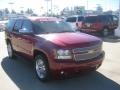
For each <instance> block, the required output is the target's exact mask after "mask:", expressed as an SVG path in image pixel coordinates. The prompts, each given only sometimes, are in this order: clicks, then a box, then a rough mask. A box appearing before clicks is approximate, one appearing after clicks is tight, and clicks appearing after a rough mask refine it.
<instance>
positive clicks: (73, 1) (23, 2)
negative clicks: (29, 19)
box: [0, 0, 119, 12]
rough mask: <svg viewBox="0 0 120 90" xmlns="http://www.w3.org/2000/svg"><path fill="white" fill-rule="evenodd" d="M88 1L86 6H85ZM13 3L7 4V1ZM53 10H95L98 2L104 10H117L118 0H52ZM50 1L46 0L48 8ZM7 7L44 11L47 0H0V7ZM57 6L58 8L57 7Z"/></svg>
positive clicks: (18, 9) (17, 9)
mask: <svg viewBox="0 0 120 90" xmlns="http://www.w3.org/2000/svg"><path fill="white" fill-rule="evenodd" d="M87 1H88V7H87ZM11 2H12V3H14V4H12V5H11V4H9V3H11ZM52 2H53V11H55V12H57V11H61V10H62V9H63V8H64V7H73V6H85V9H87V8H88V9H89V10H95V9H96V7H97V4H100V5H101V6H102V7H103V9H104V11H107V10H113V11H115V10H117V9H118V8H119V0H52ZM50 6H51V3H50V1H49V2H48V8H50ZM4 8H8V9H9V10H11V9H14V10H16V11H20V10H26V9H27V8H32V9H33V10H34V12H45V11H46V10H47V2H46V1H45V0H0V9H4ZM57 8H59V10H58V9H57Z"/></svg>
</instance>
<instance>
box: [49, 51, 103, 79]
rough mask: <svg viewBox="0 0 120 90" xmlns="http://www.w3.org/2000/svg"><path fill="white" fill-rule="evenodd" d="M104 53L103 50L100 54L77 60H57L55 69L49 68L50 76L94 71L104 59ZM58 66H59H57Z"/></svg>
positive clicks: (57, 76)
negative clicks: (91, 57) (59, 61)
mask: <svg viewBox="0 0 120 90" xmlns="http://www.w3.org/2000/svg"><path fill="white" fill-rule="evenodd" d="M104 56H105V53H104V52H103V53H102V54H101V55H100V56H98V57H96V58H93V59H89V60H85V61H81V62H80V61H79V62H74V63H73V62H65V63H64V62H61V63H59V64H58V62H57V63H56V65H55V67H54V68H55V69H53V70H51V73H52V76H53V77H56V78H59V77H61V76H70V75H75V74H76V73H81V72H88V71H94V70H96V69H98V68H99V67H100V66H101V64H102V62H103V59H104ZM57 67H59V68H57Z"/></svg>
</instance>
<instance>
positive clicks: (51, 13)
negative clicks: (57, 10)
mask: <svg viewBox="0 0 120 90" xmlns="http://www.w3.org/2000/svg"><path fill="white" fill-rule="evenodd" d="M52 4H53V2H52V0H51V15H52Z"/></svg>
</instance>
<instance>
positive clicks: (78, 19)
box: [66, 15, 84, 30]
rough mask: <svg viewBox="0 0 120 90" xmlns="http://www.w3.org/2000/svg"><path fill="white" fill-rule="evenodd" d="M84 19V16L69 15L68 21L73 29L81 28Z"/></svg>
mask: <svg viewBox="0 0 120 90" xmlns="http://www.w3.org/2000/svg"><path fill="white" fill-rule="evenodd" d="M83 19H84V17H83V16H79V15H76V16H71V17H67V19H66V22H68V23H70V25H71V26H72V28H73V29H75V30H80V29H81V25H82V20H83Z"/></svg>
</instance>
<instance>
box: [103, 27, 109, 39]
mask: <svg viewBox="0 0 120 90" xmlns="http://www.w3.org/2000/svg"><path fill="white" fill-rule="evenodd" d="M101 34H102V36H103V37H106V36H108V35H109V29H108V28H104V29H103V30H102V31H101Z"/></svg>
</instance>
